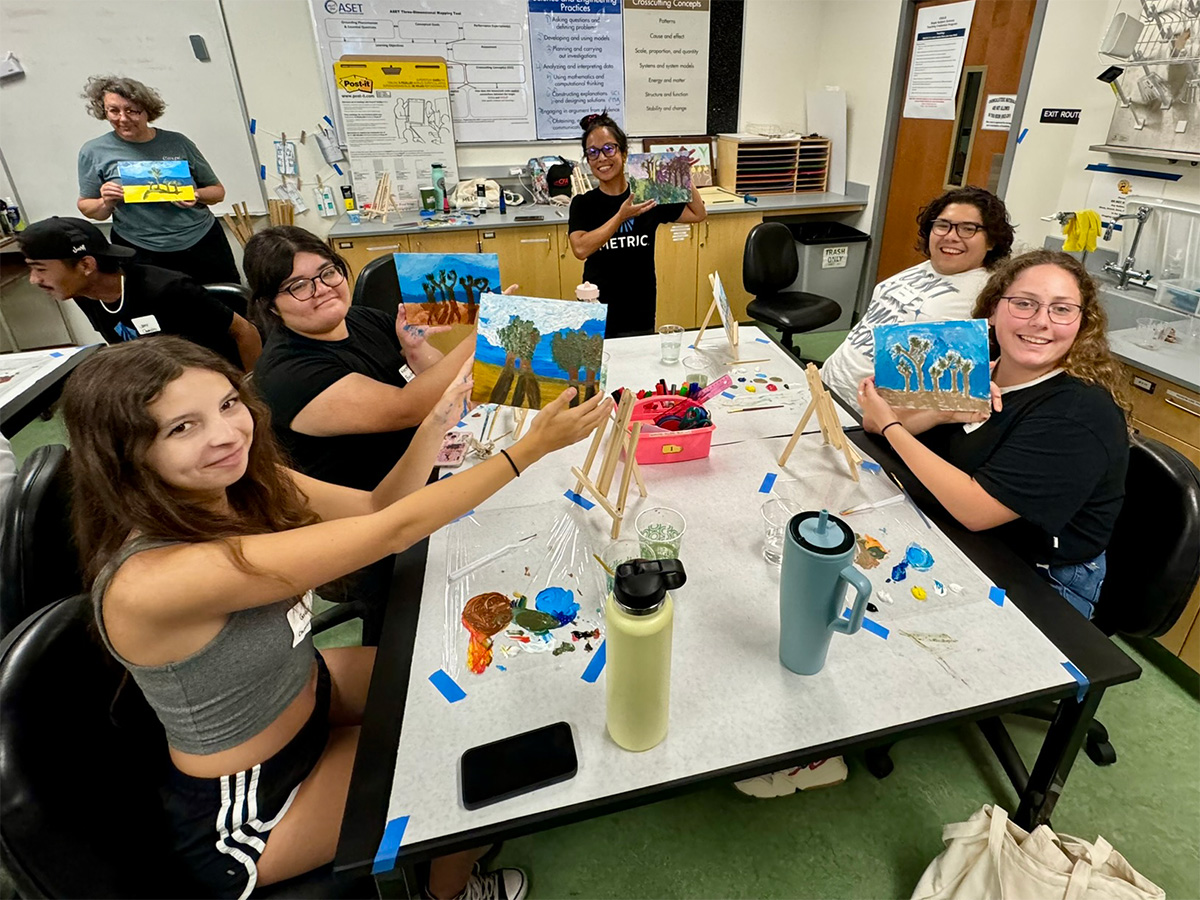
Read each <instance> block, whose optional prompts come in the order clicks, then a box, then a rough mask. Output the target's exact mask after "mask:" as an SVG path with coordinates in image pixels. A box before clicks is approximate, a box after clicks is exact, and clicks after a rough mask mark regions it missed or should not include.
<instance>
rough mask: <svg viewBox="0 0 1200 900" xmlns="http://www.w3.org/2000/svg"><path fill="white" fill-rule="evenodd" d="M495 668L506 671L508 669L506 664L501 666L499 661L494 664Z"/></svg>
mask: <svg viewBox="0 0 1200 900" xmlns="http://www.w3.org/2000/svg"><path fill="white" fill-rule="evenodd" d="M496 668H497V669H499V670H500V671H501V672H507V671H508V666H502V665H500V664H499V663H497V664H496Z"/></svg>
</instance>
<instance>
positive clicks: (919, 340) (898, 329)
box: [872, 319, 991, 412]
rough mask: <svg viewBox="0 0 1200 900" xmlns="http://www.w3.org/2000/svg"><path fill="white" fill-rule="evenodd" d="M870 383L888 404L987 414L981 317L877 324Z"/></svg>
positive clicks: (987, 380)
mask: <svg viewBox="0 0 1200 900" xmlns="http://www.w3.org/2000/svg"><path fill="white" fill-rule="evenodd" d="M872 332H873V333H874V336H875V387H876V388H877V389H878V390H879V394H880V396H881V397H883V398H884V399H885V400H887V402H888V403H890V404H891V405H892V406H897V407H901V408H904V409H944V410H955V411H960V412H987V410H988V409H989V407H990V395H991V373H990V369H989V367H988V336H987V321H986V320H985V319H970V320H966V321H957V322H922V323H920V324H913V325H880V326H878V327H876V328H873V329H872Z"/></svg>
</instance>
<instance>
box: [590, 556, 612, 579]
mask: <svg viewBox="0 0 1200 900" xmlns="http://www.w3.org/2000/svg"><path fill="white" fill-rule="evenodd" d="M592 559H594V560H596V562H598V563H600V568H602V569H603V570H604V571H605V572H607V573H608V574H609V575H610V576H612V577H613V578H616V577H617V573H616V572H614V571H613V570H612V569H610V568H609V567H608V566H607V565H606V564H605V562H604V560H602V559H601V558H600V557H599V556H597V555H596V554H595V553H593V554H592Z"/></svg>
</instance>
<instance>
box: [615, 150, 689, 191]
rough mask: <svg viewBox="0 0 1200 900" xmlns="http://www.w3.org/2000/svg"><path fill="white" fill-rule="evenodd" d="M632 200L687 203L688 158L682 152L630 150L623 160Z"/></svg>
mask: <svg viewBox="0 0 1200 900" xmlns="http://www.w3.org/2000/svg"><path fill="white" fill-rule="evenodd" d="M625 172H626V175H627V176H628V178H629V195H630V197H632V198H633V202H634V203H644V202H645V201H647V200H657V201H658V202H659V203H687V202H688V201H689V200H690V199H692V161H691V159H690V158H689V157H688V154H687V153H686V152H685V153H631V154H629V157H628V159H627V161H626V163H625Z"/></svg>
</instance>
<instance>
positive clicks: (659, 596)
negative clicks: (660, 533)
mask: <svg viewBox="0 0 1200 900" xmlns="http://www.w3.org/2000/svg"><path fill="white" fill-rule="evenodd" d="M686 581H687V574H686V573H685V572H684V571H683V563H681V562H680V561H679V560H677V559H634V560H630V561H629V562H624V563H621V565H619V566H617V571H616V577H615V578H614V579H613V599H614V600H616V601H617V603H619V604H620V605H621V608H622V609H623V610H625V611H626V612H628V613H630V614H632V615H635V616H647V615H649V614H650V613H652V612H655V611H656V610H658V608H659V607H660V606H662V604H663V600H664V599H666V596H667V591H671V590H675V589H676V588H679V587H683V585H684V583H685V582H686Z"/></svg>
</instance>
